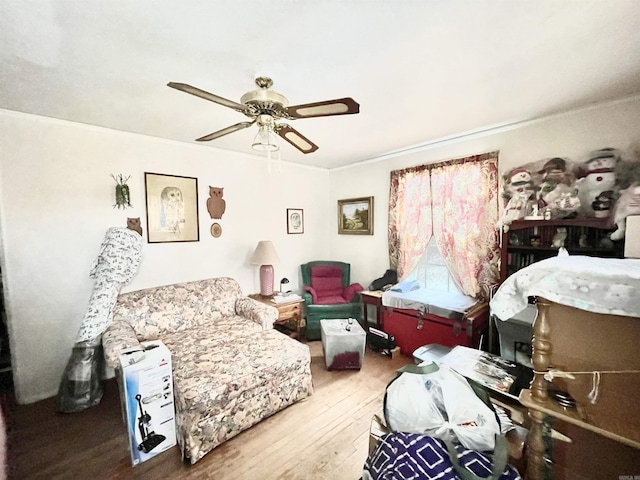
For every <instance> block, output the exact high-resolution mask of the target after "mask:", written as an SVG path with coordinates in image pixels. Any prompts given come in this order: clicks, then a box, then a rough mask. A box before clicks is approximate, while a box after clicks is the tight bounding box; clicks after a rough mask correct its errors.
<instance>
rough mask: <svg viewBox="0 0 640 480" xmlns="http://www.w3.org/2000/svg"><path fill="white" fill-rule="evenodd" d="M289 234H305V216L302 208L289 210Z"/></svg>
mask: <svg viewBox="0 0 640 480" xmlns="http://www.w3.org/2000/svg"><path fill="white" fill-rule="evenodd" d="M287 233H304V216H303V211H302V209H301V208H287Z"/></svg>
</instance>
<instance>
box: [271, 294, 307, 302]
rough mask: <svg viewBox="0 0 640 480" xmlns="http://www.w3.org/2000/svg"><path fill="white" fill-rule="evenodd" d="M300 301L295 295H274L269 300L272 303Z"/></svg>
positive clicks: (300, 298) (298, 296)
mask: <svg viewBox="0 0 640 480" xmlns="http://www.w3.org/2000/svg"><path fill="white" fill-rule="evenodd" d="M297 300H302V297H301V296H300V295H298V294H297V293H289V294H287V295H274V296H273V299H272V300H271V301H272V302H273V303H289V302H295V301H297Z"/></svg>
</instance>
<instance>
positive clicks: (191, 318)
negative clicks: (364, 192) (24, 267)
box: [103, 278, 313, 463]
mask: <svg viewBox="0 0 640 480" xmlns="http://www.w3.org/2000/svg"><path fill="white" fill-rule="evenodd" d="M277 316H278V311H277V309H275V308H273V307H271V306H268V305H265V304H263V303H260V302H258V301H256V300H253V299H251V298H248V297H246V296H244V295H243V294H242V291H241V289H240V286H239V285H238V283H237V282H236V281H235V280H233V279H231V278H213V279H208V280H200V281H195V282H188V283H181V284H175V285H167V286H162V287H155V288H149V289H146V290H139V291H135V292H129V293H125V294H121V295H120V296H119V297H118V301H117V303H116V306H115V308H114V313H113V322H112V323H111V325H110V326H109V327H108V328H107V330H106V332H105V333H104V335H103V346H104V351H105V357H106V359H107V363H108V364H109V365H110V366H111V367H114V368H117V366H118V364H119V355H120V352H121V351H122V350H124V349H126V348H130V347H135V346H136V345H137V344H138V343H139V342H140V341H144V340H156V339H160V340H162V342H163V343H164V344H165V345H166V346H167V348H168V349H169V351H170V352H171V357H172V362H173V382H174V395H175V404H176V430H177V437H178V444H179V445H180V448H181V450H182V455H183V457H184V458H185V459H187V460H188V461H189V462H190V463H195V462H197V461H198V460H199V459H201V458H202V457H203V456H204V455H205V454H206V453H208V452H209V451H211V450H212V449H214V448H215V447H216V446H218V445H220V444H221V443H223V442H224V441H226V440H228V439H230V438H232V437H233V436H235V435H237V434H238V433H240V432H241V431H243V430H246V429H247V428H249V427H251V426H252V425H254V424H256V423H258V422H259V421H260V420H262V419H264V418H266V417H268V416H269V415H272V414H274V413H276V412H278V411H279V410H282V409H283V408H285V407H287V406H288V405H291V404H293V403H295V402H296V401H298V400H301V399H303V398H306V397H308V396H309V395H311V394H312V393H313V385H312V380H311V356H310V353H309V348H308V347H307V346H306V345H304V344H302V343H300V342H298V341H296V340H293V339H291V338H289V337H287V336H286V335H283V334H281V333H280V332H278V331H276V330H274V329H273V322H274V320H275V319H276V318H277Z"/></svg>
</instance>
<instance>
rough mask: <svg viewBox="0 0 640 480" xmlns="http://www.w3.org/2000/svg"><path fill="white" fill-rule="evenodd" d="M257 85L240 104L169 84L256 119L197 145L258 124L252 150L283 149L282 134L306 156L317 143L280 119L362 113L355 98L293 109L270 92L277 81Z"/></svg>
mask: <svg viewBox="0 0 640 480" xmlns="http://www.w3.org/2000/svg"><path fill="white" fill-rule="evenodd" d="M256 85H258V87H260V88H259V89H258V90H253V91H251V92H248V93H245V94H244V95H243V96H242V97H241V98H240V103H237V102H234V101H233V100H227V99H226V98H223V97H220V96H218V95H214V94H213V93H209V92H205V91H204V90H200V89H199V88H196V87H192V86H191V85H187V84H186V83H175V82H169V83H168V84H167V86H169V87H171V88H175V89H176V90H180V91H182V92H186V93H189V94H191V95H195V96H196V97H200V98H204V99H205V100H209V101H211V102H214V103H218V104H220V105H223V106H225V107H229V108H232V109H234V110H236V111H237V112H240V113H244V114H245V115H246V116H247V117H249V118H251V119H252V120H251V121H248V122H240V123H236V124H235V125H231V126H230V127H227V128H223V129H222V130H218V131H217V132H213V133H210V134H209V135H205V136H203V137H200V138H196V141H197V142H208V141H209V140H215V139H216V138H220V137H222V136H224V135H228V134H229V133H233V132H237V131H238V130H242V129H244V128H247V127H250V126H251V125H253V124H254V123H257V124H258V134H257V135H256V138H255V139H254V142H253V144H252V147H253V148H254V150H259V151H267V152H269V151H275V150H278V148H279V147H278V145H277V143H276V142H275V136H274V135H279V136H280V137H282V138H283V139H285V140H286V141H287V142H289V143H290V144H291V145H293V146H294V147H295V148H297V149H298V150H300V151H301V152H302V153H312V152H315V151H316V150H317V149H318V146H317V145H316V144H314V143H313V142H312V141H311V140H309V139H308V138H307V137H305V136H304V135H302V134H301V133H300V132H298V131H297V130H296V129H294V128H293V127H291V126H290V125H288V124H286V123H276V122H277V121H279V120H282V119H284V120H296V119H298V118H312V117H327V116H332V115H350V114H354V113H359V112H360V105H359V104H358V103H357V102H356V101H355V100H354V99H353V98H349V97H347V98H339V99H336V100H327V101H324V102H315V103H306V104H302V105H292V106H289V101H288V100H287V98H286V97H285V96H284V95H281V94H279V93H277V92H275V91H273V90H270V88H271V86H272V85H273V81H272V80H271V79H270V78H268V77H258V78H256Z"/></svg>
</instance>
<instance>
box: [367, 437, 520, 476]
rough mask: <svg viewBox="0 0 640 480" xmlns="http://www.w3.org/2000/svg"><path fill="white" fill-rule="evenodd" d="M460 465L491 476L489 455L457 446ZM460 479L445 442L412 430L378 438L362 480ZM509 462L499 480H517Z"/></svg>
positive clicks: (514, 470) (479, 473)
mask: <svg viewBox="0 0 640 480" xmlns="http://www.w3.org/2000/svg"><path fill="white" fill-rule="evenodd" d="M456 449H457V452H458V461H459V464H460V465H461V466H463V467H465V468H466V469H467V470H470V471H471V472H472V473H473V474H475V475H477V476H478V477H480V478H488V477H490V476H491V473H492V472H491V468H492V463H491V455H488V454H485V453H480V452H477V451H475V450H467V449H464V448H463V447H461V446H459V447H456ZM410 479H412V480H431V479H433V480H435V479H437V480H460V477H459V476H458V475H457V474H456V471H455V469H454V467H453V465H452V463H451V460H450V458H449V454H448V453H447V448H446V446H445V445H444V442H442V441H441V440H438V439H435V438H433V437H428V436H425V435H419V434H415V433H405V432H394V433H388V434H386V435H384V436H383V437H381V438H380V440H379V441H378V443H377V445H376V446H375V448H374V449H373V451H372V452H371V453H370V454H369V457H368V458H367V461H366V463H365V465H364V471H363V474H362V480H410ZM520 479H521V477H520V474H519V473H518V472H517V470H516V469H515V468H513V467H512V466H510V465H507V466H506V467H505V470H504V472H503V473H502V475H501V476H500V480H520Z"/></svg>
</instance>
